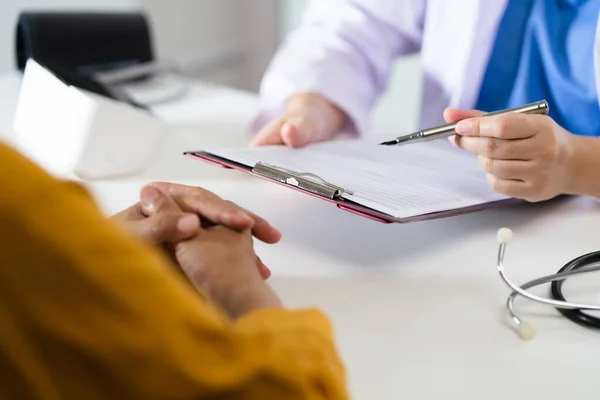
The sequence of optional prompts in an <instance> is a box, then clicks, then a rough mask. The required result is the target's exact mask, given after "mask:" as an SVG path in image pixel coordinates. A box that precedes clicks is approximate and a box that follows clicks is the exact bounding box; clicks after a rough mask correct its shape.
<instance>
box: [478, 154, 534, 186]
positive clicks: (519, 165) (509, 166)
mask: <svg viewBox="0 0 600 400" xmlns="http://www.w3.org/2000/svg"><path fill="white" fill-rule="evenodd" d="M477 163H478V164H479V166H480V167H481V169H483V170H484V171H485V172H486V173H488V174H490V175H493V176H495V177H496V178H499V179H511V180H521V181H526V180H529V178H530V177H532V176H534V175H535V174H536V171H538V172H539V168H536V167H537V164H536V163H535V162H534V161H523V160H497V159H493V158H488V157H484V156H477Z"/></svg>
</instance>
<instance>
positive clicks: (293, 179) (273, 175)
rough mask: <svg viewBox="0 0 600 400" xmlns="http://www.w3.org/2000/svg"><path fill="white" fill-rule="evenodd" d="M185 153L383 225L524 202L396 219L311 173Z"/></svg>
mask: <svg viewBox="0 0 600 400" xmlns="http://www.w3.org/2000/svg"><path fill="white" fill-rule="evenodd" d="M183 154H184V156H187V157H191V158H193V159H196V160H201V161H204V162H207V163H209V164H212V165H215V166H218V167H221V168H226V169H232V170H236V171H241V172H244V173H246V174H249V175H252V176H255V177H258V178H261V179H265V180H268V181H270V182H273V183H276V184H279V185H282V186H285V187H287V188H290V189H292V190H296V191H299V192H301V193H304V194H307V195H310V196H313V197H316V198H319V199H321V200H325V201H327V202H329V203H332V204H335V205H336V206H337V208H339V209H340V210H343V211H347V212H349V213H352V214H355V215H358V216H360V217H363V218H367V219H370V220H373V221H376V222H380V223H384V224H390V223H397V224H405V223H410V222H419V221H428V220H433V219H440V218H447V217H455V216H459V215H464V214H470V213H473V212H477V211H484V210H488V209H494V208H499V207H505V206H509V205H514V204H518V203H523V202H524V201H523V200H521V199H512V198H510V199H504V200H498V201H492V202H487V203H483V204H478V205H474V206H468V207H463V208H456V209H451V210H447V211H438V212H432V213H427V214H422V215H415V216H412V217H406V218H397V217H394V216H392V215H389V214H386V213H383V212H381V211H378V210H375V209H373V208H370V207H366V206H363V205H361V204H358V203H355V202H353V201H352V200H349V199H347V198H344V197H342V195H343V194H345V193H348V194H352V193H353V192H352V189H351V188H343V187H341V186H338V185H335V184H334V183H331V182H327V181H326V180H324V179H322V178H321V177H319V176H318V175H315V174H313V173H311V172H305V171H292V170H289V169H286V168H282V167H279V166H276V165H271V164H267V163H264V162H258V163H256V164H255V165H254V166H253V167H249V166H247V165H244V164H241V163H238V162H236V161H233V160H229V159H226V158H223V157H220V156H217V155H215V154H212V153H209V152H206V151H187V152H184V153H183Z"/></svg>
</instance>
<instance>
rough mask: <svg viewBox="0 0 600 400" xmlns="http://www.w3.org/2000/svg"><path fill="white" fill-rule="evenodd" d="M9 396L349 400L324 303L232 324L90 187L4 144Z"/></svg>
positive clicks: (1, 241)
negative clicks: (115, 218)
mask: <svg viewBox="0 0 600 400" xmlns="http://www.w3.org/2000/svg"><path fill="white" fill-rule="evenodd" d="M0 346H1V347H0V349H1V350H0V380H1V384H0V398H2V399H48V400H50V399H52V400H54V399H132V400H133V399H136V400H137V399H165V400H167V399H169V400H170V399H259V400H270V399H286V400H293V399H315V400H316V399H319V400H320V399H346V398H347V396H348V395H347V392H346V387H345V385H346V382H345V376H344V369H343V366H342V363H341V361H340V359H339V358H338V355H337V351H336V348H335V345H334V341H333V333H332V328H331V326H330V324H329V321H328V320H327V318H326V317H325V316H324V315H323V314H321V313H320V312H319V311H317V310H300V311H296V312H293V311H287V310H264V311H259V312H256V313H254V314H250V315H248V316H246V317H245V318H244V319H242V320H239V321H236V322H233V321H231V320H229V319H227V318H226V317H225V316H224V314H222V313H221V312H220V311H219V310H218V309H217V308H215V307H213V306H212V305H211V304H209V303H208V302H207V301H205V300H204V299H203V297H202V296H200V295H199V294H198V293H196V292H195V291H194V290H193V289H192V286H191V285H189V284H188V283H187V282H185V281H184V280H183V279H182V278H181V277H180V275H179V274H177V273H176V272H175V271H174V270H173V269H172V266H170V265H169V264H168V262H167V261H166V259H163V257H162V255H161V254H160V253H158V252H157V251H155V250H154V249H152V248H148V247H146V246H144V245H143V244H142V243H141V242H138V241H136V239H134V238H131V237H128V236H127V234H126V233H125V232H124V231H122V230H120V229H118V227H116V226H113V225H112V224H111V222H110V221H107V220H105V219H104V218H103V216H102V214H101V213H100V211H99V210H98V209H97V207H96V206H95V204H94V202H93V201H92V199H91V198H90V197H89V196H88V195H87V192H86V191H85V190H84V189H83V188H82V187H80V186H78V185H76V184H74V183H68V182H59V181H57V180H55V179H54V178H52V177H50V176H49V175H47V174H46V173H45V172H44V171H42V170H40V169H39V168H38V167H37V166H35V165H34V164H32V163H31V162H30V161H29V160H27V159H25V158H23V157H22V156H21V155H20V154H18V153H17V152H15V151H14V150H13V149H11V148H9V147H7V146H5V145H2V144H0Z"/></svg>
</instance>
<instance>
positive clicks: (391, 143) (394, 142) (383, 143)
mask: <svg viewBox="0 0 600 400" xmlns="http://www.w3.org/2000/svg"><path fill="white" fill-rule="evenodd" d="M394 144H396V141H395V140H390V141H388V142H381V143H379V145H380V146H392V145H394Z"/></svg>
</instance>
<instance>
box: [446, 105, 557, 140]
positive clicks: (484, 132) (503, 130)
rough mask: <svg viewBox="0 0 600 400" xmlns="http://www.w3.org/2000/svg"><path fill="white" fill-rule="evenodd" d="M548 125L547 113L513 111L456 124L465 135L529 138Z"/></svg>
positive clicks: (457, 129)
mask: <svg viewBox="0 0 600 400" xmlns="http://www.w3.org/2000/svg"><path fill="white" fill-rule="evenodd" d="M547 125H548V117H547V116H545V115H534V114H523V113H514V112H511V113H507V114H502V115H495V116H489V117H485V116H482V117H477V118H470V119H465V120H462V121H460V122H458V123H457V124H456V132H457V133H459V134H460V135H463V136H482V137H494V138H498V139H527V138H530V137H532V136H535V135H536V134H537V133H538V132H539V131H540V130H541V129H542V128H543V127H546V126H547Z"/></svg>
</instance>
